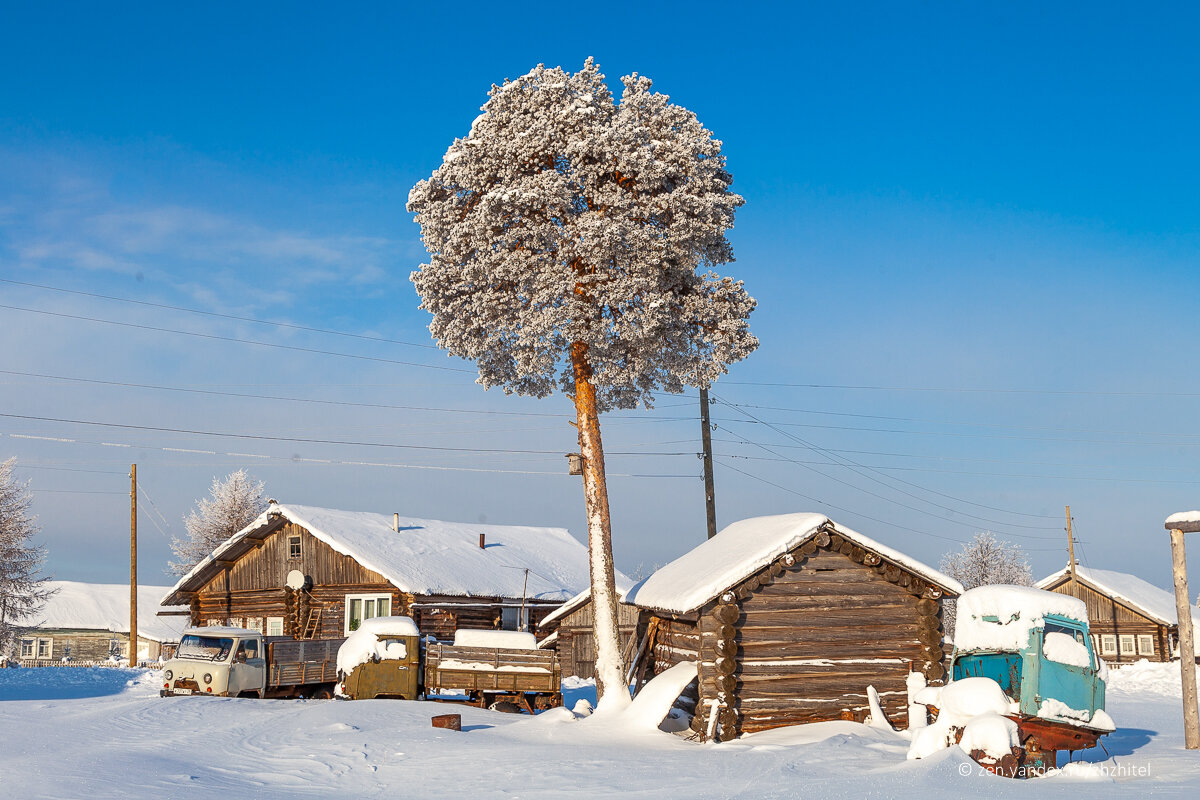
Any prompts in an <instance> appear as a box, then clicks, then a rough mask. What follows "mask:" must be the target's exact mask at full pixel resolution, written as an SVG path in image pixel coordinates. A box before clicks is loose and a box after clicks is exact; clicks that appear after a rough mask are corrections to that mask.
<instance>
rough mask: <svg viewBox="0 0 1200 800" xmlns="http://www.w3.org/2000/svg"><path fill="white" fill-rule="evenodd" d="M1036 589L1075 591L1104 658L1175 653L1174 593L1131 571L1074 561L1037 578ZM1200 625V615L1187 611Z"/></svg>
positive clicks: (1161, 657)
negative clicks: (1085, 606) (1084, 609)
mask: <svg viewBox="0 0 1200 800" xmlns="http://www.w3.org/2000/svg"><path fill="white" fill-rule="evenodd" d="M1036 585H1037V587H1038V588H1039V589H1047V590H1049V591H1051V592H1058V593H1059V594H1069V595H1071V596H1072V597H1078V598H1079V599H1080V600H1082V601H1084V603H1086V604H1087V612H1088V628H1089V629H1090V630H1091V633H1092V640H1093V641H1092V644H1093V646H1094V648H1095V650H1096V652H1097V653H1099V654H1100V656H1101V657H1102V658H1103V659H1104V660H1105V661H1107V662H1108V663H1109V664H1131V663H1133V662H1134V661H1140V660H1141V659H1143V658H1144V659H1147V660H1149V661H1170V660H1171V659H1172V658H1178V657H1179V615H1178V614H1177V613H1176V611H1175V595H1174V594H1173V593H1172V592H1168V591H1166V590H1165V589H1160V588H1158V587H1157V586H1155V585H1154V584H1151V583H1147V582H1146V581H1144V580H1142V579H1141V578H1139V577H1137V576H1136V575H1130V574H1128V573H1125V572H1114V571H1112V570H1107V569H1092V568H1090V567H1081V566H1079V565H1078V564H1076V565H1075V569H1074V570H1072V569H1071V568H1070V567H1069V566H1067V567H1063V568H1062V569H1061V570H1059V571H1058V572H1055V573H1054V574H1053V575H1049V576H1047V577H1046V578H1043V579H1042V580H1040V581H1038V582H1037V584H1036ZM1192 625H1193V627H1195V628H1197V629H1200V615H1197V614H1196V613H1195V612H1193V614H1192Z"/></svg>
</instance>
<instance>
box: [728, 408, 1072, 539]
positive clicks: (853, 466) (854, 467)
mask: <svg viewBox="0 0 1200 800" xmlns="http://www.w3.org/2000/svg"><path fill="white" fill-rule="evenodd" d="M722 402H724V401H722ZM737 410H738V411H739V412H740V413H742V414H745V415H746V416H747V417H750V419H752V420H754V421H756V422H759V423H761V424H765V425H767V427H769V428H771V429H772V430H774V431H775V432H776V433H779V434H781V435H783V436H786V437H787V438H789V439H791V440H792V441H795V442H798V443H799V444H803V445H807V446H809V447H810V448H811V449H812V450H813V451H814V452H819V453H821V454H822V455H825V456H827V457H829V458H832V459H837V460H838V461H840V462H842V463H836V462H835V463H833V464H831V466H842V467H845V468H847V469H849V470H850V471H851V472H853V473H854V474H856V475H858V476H860V477H863V478H866V479H867V480H869V481H872V482H874V483H878V484H879V485H881V486H885V487H887V488H888V489H891V490H892V491H894V492H899V493H900V494H903V495H905V496H907V497H911V498H912V499H914V500H916V501H918V502H921V503H925V504H926V505H930V506H933V507H934V508H939V509H941V510H943V511H948V512H950V513H952V514H962V515H963V516H966V517H970V518H972V519H976V520H979V521H981V522H988V523H992V524H994V525H1004V526H1006V527H1016V528H1030V529H1035V530H1054V528H1052V527H1048V526H1044V525H1026V524H1023V523H1019V522H1002V521H1000V520H994V519H989V518H987V517H981V516H978V515H976V514H969V513H966V512H962V511H959V510H957V509H954V508H950V507H948V506H944V505H941V504H940V503H935V502H933V501H931V500H926V499H925V498H923V497H918V496H917V495H915V494H913V493H912V492H908V491H905V490H904V489H899V488H897V487H895V486H890V485H888V484H887V483H884V482H883V481H880V480H878V479H876V478H872V477H871V476H870V475H867V474H865V473H863V472H861V471H860V469H866V470H868V471H870V472H876V474H878V475H880V476H881V477H885V478H888V479H889V480H893V481H897V482H899V483H902V484H905V485H906V486H912V487H913V488H915V489H919V490H921V491H924V492H929V493H930V494H934V495H938V496H940V497H945V498H946V499H948V500H953V501H955V502H959V503H965V504H967V505H972V506H976V507H978V508H984V509H988V510H991V511H998V512H1000V513H1002V514H1015V515H1019V516H1024V517H1037V518H1043V519H1048V518H1049V516H1048V515H1046V514H1030V513H1028V512H1023V511H1011V510H1008V509H1003V508H996V507H993V506H989V505H985V504H983V503H976V502H974V501H971V500H966V499H964V498H961V497H956V496H954V495H950V494H946V493H944V492H939V491H937V490H936V489H929V488H927V487H924V486H920V485H919V484H915V483H912V482H911V481H906V480H904V479H903V478H897V477H895V476H889V475H884V474H883V473H881V472H878V471H876V470H872V469H871V468H870V467H865V466H863V465H862V464H859V463H858V462H856V461H854V460H852V459H849V458H844V457H842V456H839V455H837V454H835V453H833V452H831V451H828V450H825V449H824V448H822V447H821V446H820V445H817V444H814V443H813V442H809V441H807V440H805V439H801V438H800V437H798V436H795V435H793V434H790V433H788V432H787V431H781V430H779V429H778V428H776V427H774V426H773V425H772V424H771V423H764V422H763V421H762V420H760V419H758V418H757V417H755V416H754V415H753V414H751V413H750V412H749V411H746V410H745V409H741V408H739V409H737ZM734 435H737V434H734ZM758 446H759V447H761V445H758ZM764 449H767V448H764ZM768 452H771V455H774V456H780V454H779V453H775V452H772V451H770V450H769V449H768ZM801 466H804V467H805V469H810V470H813V471H815V472H818V473H820V474H823V475H824V474H825V473H821V472H820V470H816V469H815V468H814V467H811V466H808V465H803V464H802V465H801ZM825 477H831V476H828V475H826V476H825ZM835 480H836V479H835ZM847 485H850V486H852V485H853V484H847ZM854 488H858V489H859V491H866V490H865V489H862V488H861V487H854ZM877 496H878V495H877ZM881 499H884V500H888V501H889V502H893V503H896V502H897V501H895V500H892V499H890V498H881ZM900 505H903V504H900ZM913 510H919V509H913ZM923 513H927V512H923ZM950 521H954V520H950Z"/></svg>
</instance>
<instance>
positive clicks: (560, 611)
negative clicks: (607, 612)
mask: <svg viewBox="0 0 1200 800" xmlns="http://www.w3.org/2000/svg"><path fill="white" fill-rule="evenodd" d="M614 572H615V575H614V577H615V578H616V584H617V591H618V592H620V593H621V594H624V593H625V592H628V591H629V589H630V587H632V586H633V580H632V579H631V578H630V577H629V576H628V575H626V574H625V573H623V572H621V571H620V570H619V569H618V570H614ZM591 599H592V587H591V586H589V587H588V588H586V589H584V590H583V591H582V592H580V593H579V594H577V595H575V596H574V597H572V598H571V599H570V600H568V601H567V602H565V603H563V604H562V605H561V606H559V607H558V608H556V609H554V610H553V611H551V612H550V613H549V614H547V615H546V617H545V618H544V619H543V620H542V621H541V622H539V623H538V630H541V629H542V628H544V627H546V626H547V625H552V624H554V623H555V622H557V621H558V620H560V619H562V618H563V617H565V616H566V615H567V614H570V613H571V612H572V611H574V610H575V609H577V608H579V607H580V606H582V605H583V604H584V603H586V602H588V601H589V600H591Z"/></svg>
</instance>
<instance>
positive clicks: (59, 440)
mask: <svg viewBox="0 0 1200 800" xmlns="http://www.w3.org/2000/svg"><path fill="white" fill-rule="evenodd" d="M0 436H7V437H9V438H10V439H31V440H34V441H45V442H53V443H55V444H76V445H80V444H82V445H96V446H100V447H118V448H122V449H138V450H157V451H160V452H164V453H180V454H190V455H212V456H222V457H226V458H236V459H239V460H244V459H247V458H253V459H258V460H262V461H281V462H288V463H290V464H316V465H324V466H339V467H386V468H389V469H415V470H430V471H434V472H483V473H497V474H505V475H552V476H567V473H566V472H565V471H563V470H553V471H551V470H528V469H494V468H486V467H454V466H441V465H435V464H396V463H389V462H381V461H349V460H346V459H336V458H303V457H300V456H270V455H266V454H263V453H240V452H221V451H218V450H192V449H187V448H181V447H156V446H153V445H140V444H136V445H135V444H128V443H124V442H102V441H89V440H86V439H70V438H65V437H61V436H35V435H32V434H18V433H7V434H6V433H0ZM555 454H556V455H561V454H559V453H555ZM688 455H692V454H691V453H689V454H688ZM118 474H122V475H124V474H125V473H118ZM605 474H606V476H607V477H609V478H686V479H687V480H695V479H696V478H697V477H698V476H697V475H686V474H669V475H664V474H660V473H630V472H606V473H605ZM568 477H569V476H568ZM35 491H36V490H35ZM105 494H119V495H127V493H126V492H105Z"/></svg>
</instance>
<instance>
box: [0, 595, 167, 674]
mask: <svg viewBox="0 0 1200 800" xmlns="http://www.w3.org/2000/svg"><path fill="white" fill-rule="evenodd" d="M46 587H47V588H49V589H51V590H53V592H54V594H53V595H51V596H50V599H49V600H47V601H46V605H44V606H43V607H42V609H41V610H40V611H39V612H38V613H37V615H35V616H34V617H33V618H32V620H30V622H31V623H32V624H31V625H30V627H29V629H28V630H26V631H25V632H24V633H23V634H22V635H21V637H20V642H19V644H18V651H17V656H18V658H19V659H20V660H21V662H23V663H30V664H50V663H54V664H64V663H65V664H72V663H76V664H78V663H88V662H96V661H107V660H109V659H110V658H116V659H125V658H128V657H129V584H127V583H81V582H79V581H47V582H46ZM166 589H167V587H165V586H141V585H139V586H138V648H137V658H138V661H150V662H154V661H160V660H162V659H164V658H170V657H171V655H172V654H173V653H174V649H175V647H176V646H177V645H178V644H179V637H180V635H181V634H182V633H183V629H184V628H185V627H186V626H187V622H188V620H187V617H186V616H185V615H186V612H187V609H186V608H184V609H178V608H175V609H163V608H162V607H161V606H159V604H158V601H159V599H160V598H161V597H162V596H163V592H165V591H166ZM163 612H165V614H166V615H165V616H158V615H159V613H163Z"/></svg>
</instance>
